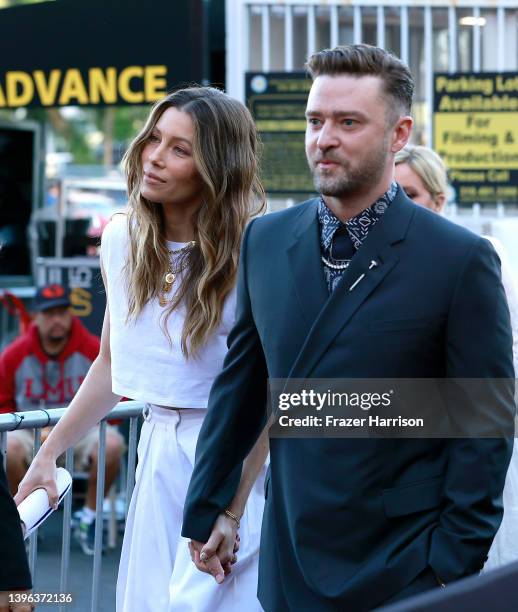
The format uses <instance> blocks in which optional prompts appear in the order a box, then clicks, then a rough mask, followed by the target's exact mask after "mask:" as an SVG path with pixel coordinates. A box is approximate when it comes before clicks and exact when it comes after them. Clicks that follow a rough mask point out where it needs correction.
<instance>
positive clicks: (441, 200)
mask: <svg viewBox="0 0 518 612" xmlns="http://www.w3.org/2000/svg"><path fill="white" fill-rule="evenodd" d="M433 202H434V204H435V210H436V211H437V212H438V213H440V212H442V209H443V208H444V205H445V204H446V195H445V194H444V193H439V194H438V195H436V196H435V198H434V199H433Z"/></svg>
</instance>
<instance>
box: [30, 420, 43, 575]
mask: <svg viewBox="0 0 518 612" xmlns="http://www.w3.org/2000/svg"><path fill="white" fill-rule="evenodd" d="M40 446H41V429H40V428H37V429H35V430H34V450H33V455H32V458H33V459H34V457H36V454H37V452H38V451H39V450H40ZM37 555H38V530H36V531H34V532H33V533H32V534H31V535H30V536H29V569H30V570H31V576H32V582H33V583H35V582H36V557H37Z"/></svg>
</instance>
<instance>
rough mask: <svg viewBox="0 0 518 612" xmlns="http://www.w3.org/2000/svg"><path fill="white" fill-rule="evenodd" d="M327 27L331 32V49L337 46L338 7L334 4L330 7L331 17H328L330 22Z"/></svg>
mask: <svg viewBox="0 0 518 612" xmlns="http://www.w3.org/2000/svg"><path fill="white" fill-rule="evenodd" d="M329 27H330V28H331V32H330V40H331V48H333V47H336V46H337V45H338V44H339V26H338V6H337V5H336V4H332V5H331V15H330V20H329Z"/></svg>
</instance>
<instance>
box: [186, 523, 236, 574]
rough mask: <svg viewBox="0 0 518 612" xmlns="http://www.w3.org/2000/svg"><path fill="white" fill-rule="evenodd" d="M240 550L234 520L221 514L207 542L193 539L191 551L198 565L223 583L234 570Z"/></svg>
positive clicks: (194, 561) (190, 543)
mask: <svg viewBox="0 0 518 612" xmlns="http://www.w3.org/2000/svg"><path fill="white" fill-rule="evenodd" d="M238 550H239V534H238V533H237V524H236V522H235V521H234V520H232V519H231V518H229V517H228V516H226V515H225V514H220V515H219V517H218V518H217V520H216V522H215V523H214V527H213V528H212V533H211V534H210V537H209V539H208V541H207V543H206V544H203V543H202V542H197V541H196V540H191V541H190V542H189V551H190V553H191V559H192V561H193V563H194V565H196V567H197V568H198V569H199V570H200V571H201V572H205V573H206V574H210V575H211V576H213V577H214V579H215V580H216V582H217V583H218V584H221V583H222V582H223V580H224V579H225V576H228V575H229V574H230V573H231V571H232V565H234V563H235V562H236V561H237V556H236V553H237V551H238Z"/></svg>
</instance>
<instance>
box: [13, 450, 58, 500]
mask: <svg viewBox="0 0 518 612" xmlns="http://www.w3.org/2000/svg"><path fill="white" fill-rule="evenodd" d="M36 489H45V491H47V495H48V498H49V504H50V505H51V506H52V508H54V510H55V509H56V508H57V506H58V498H59V496H58V488H57V484H56V461H55V460H54V459H52V458H51V457H49V456H47V455H45V454H43V453H42V452H41V451H40V452H39V453H38V454H37V455H36V457H34V459H33V461H32V463H31V465H30V466H29V469H28V470H27V474H25V477H24V479H23V480H22V481H21V482H20V485H19V487H18V493H16V495H15V496H14V502H15V504H16V505H17V506H18V505H19V504H20V503H21V502H22V501H23V500H24V499H25V498H26V497H27V496H28V495H29V494H30V493H32V492H33V491H35V490H36Z"/></svg>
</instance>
